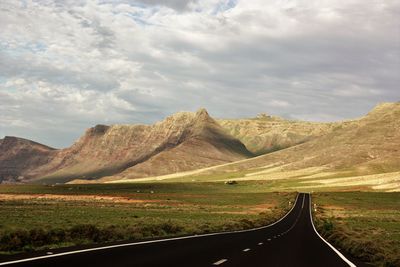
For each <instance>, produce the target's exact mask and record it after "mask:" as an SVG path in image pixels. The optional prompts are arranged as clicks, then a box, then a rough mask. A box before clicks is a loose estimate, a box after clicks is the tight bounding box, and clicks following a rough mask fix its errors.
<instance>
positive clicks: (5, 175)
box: [0, 136, 56, 183]
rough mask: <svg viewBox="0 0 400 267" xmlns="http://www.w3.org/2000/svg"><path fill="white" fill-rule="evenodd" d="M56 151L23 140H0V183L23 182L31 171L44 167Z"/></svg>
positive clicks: (9, 138) (8, 138) (16, 138)
mask: <svg viewBox="0 0 400 267" xmlns="http://www.w3.org/2000/svg"><path fill="white" fill-rule="evenodd" d="M54 153H56V150H55V149H53V148H51V147H47V146H45V145H41V144H39V143H36V142H33V141H30V140H26V139H23V138H18V137H12V136H6V137H5V138H4V139H0V183H7V182H16V181H24V180H26V179H29V178H31V177H32V171H34V170H35V169H36V168H37V167H38V166H42V165H45V164H47V163H48V162H49V160H50V159H51V157H52V156H53V155H54Z"/></svg>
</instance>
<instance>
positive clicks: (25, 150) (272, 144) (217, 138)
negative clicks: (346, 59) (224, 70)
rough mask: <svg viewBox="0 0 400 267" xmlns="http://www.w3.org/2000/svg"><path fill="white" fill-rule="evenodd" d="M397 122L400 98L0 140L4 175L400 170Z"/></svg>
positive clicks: (10, 178)
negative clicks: (361, 105) (291, 116)
mask: <svg viewBox="0 0 400 267" xmlns="http://www.w3.org/2000/svg"><path fill="white" fill-rule="evenodd" d="M399 130H400V103H385V104H381V105H378V106H377V107H376V108H375V109H373V110H372V111H371V112H370V113H369V114H367V115H366V116H365V117H362V118H360V119H357V120H351V121H344V122H334V123H312V122H302V121H293V120H285V119H283V118H279V117H274V116H268V115H265V114H261V115H259V116H258V117H256V118H250V119H231V120H214V119H213V118H211V117H210V116H209V115H208V113H207V111H206V110H204V109H201V110H199V111H198V112H196V113H191V112H180V113H177V114H174V115H172V116H170V117H167V118H166V119H165V120H164V121H162V122H159V123H156V124H154V125H113V126H105V125H97V126H95V127H93V128H90V129H88V130H87V131H86V133H85V134H84V135H83V136H82V137H81V138H80V139H79V140H78V141H77V142H75V143H74V144H73V145H72V146H71V147H69V148H66V149H61V150H55V149H52V148H49V147H46V146H44V145H40V144H37V143H35V142H32V141H28V140H24V139H21V138H16V137H6V138H4V139H2V140H0V179H1V180H2V181H3V182H16V181H17V182H47V183H54V182H68V181H71V180H79V181H88V180H95V181H98V182H104V181H124V182H126V181H130V180H133V179H137V178H143V177H162V176H163V175H164V176H165V175H167V174H174V173H177V174H182V175H180V176H182V177H184V176H185V172H187V171H191V170H198V171H196V172H197V173H198V176H199V177H204V176H209V177H217V178H218V177H222V176H223V175H222V176H221V174H228V175H225V176H231V177H237V178H238V179H254V180H257V179H270V178H271V179H276V178H277V177H278V178H282V177H284V178H291V177H302V176H305V175H306V176H307V175H308V176H310V175H311V176H312V175H314V176H315V175H325V176H327V177H328V176H329V175H331V174H332V175H333V173H336V172H338V171H340V172H342V173H346V174H345V175H347V176H349V175H351V174H354V173H356V174H358V175H368V174H374V173H393V172H396V171H400V152H399V149H400V131H399ZM260 154H262V155H261V156H257V157H254V156H255V155H260ZM210 166H215V167H211V168H210ZM204 168H205V169H204ZM230 174H232V175H230ZM178 176H179V175H178ZM241 176H243V177H241ZM308 176H307V177H308ZM169 177H174V176H173V175H172V176H169ZM308 178H309V177H308ZM187 179H193V175H191V176H188V178H187ZM218 179H219V178H218Z"/></svg>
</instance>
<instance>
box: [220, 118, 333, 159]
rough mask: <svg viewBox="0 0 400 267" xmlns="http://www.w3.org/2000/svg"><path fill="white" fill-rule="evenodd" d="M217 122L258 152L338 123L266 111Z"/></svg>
mask: <svg viewBox="0 0 400 267" xmlns="http://www.w3.org/2000/svg"><path fill="white" fill-rule="evenodd" d="M218 123H219V124H220V125H221V126H222V127H223V128H225V129H226V130H227V131H228V133H229V134H231V135H233V136H234V137H236V138H238V139H239V140H240V141H242V142H243V144H245V145H246V147H247V148H248V149H249V150H250V151H251V152H252V153H254V154H257V155H261V154H265V153H269V152H273V151H277V150H281V149H284V148H288V147H291V146H294V145H297V144H301V143H305V142H307V141H310V140H312V139H315V138H316V137H319V136H322V135H324V134H327V133H329V132H330V131H331V130H332V129H333V128H335V126H336V125H338V123H315V122H304V121H292V120H286V119H283V118H279V117H275V116H267V115H264V114H261V115H259V116H257V117H256V118H250V119H232V120H218Z"/></svg>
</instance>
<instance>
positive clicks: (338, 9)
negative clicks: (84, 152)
mask: <svg viewBox="0 0 400 267" xmlns="http://www.w3.org/2000/svg"><path fill="white" fill-rule="evenodd" d="M399 14H400V1H398V0H296V1H295V0H163V1H161V0H137V1H127V0H120V1H118V0H114V1H111V0H90V1H81V0H76V1H75V0H41V1H39V0H38V1H33V0H22V1H17V0H1V1H0V138H2V137H3V136H5V135H12V136H19V137H24V138H28V139H31V140H35V141H38V142H41V143H44V144H47V145H50V146H54V147H57V148H61V147H66V146H69V145H71V144H72V143H73V142H74V140H75V139H77V138H78V137H79V136H80V135H82V134H83V132H84V130H85V129H87V128H89V127H92V126H94V125H96V124H118V123H123V124H132V123H146V124H148V123H154V122H156V121H159V120H162V119H163V118H164V117H166V116H168V115H170V114H172V113H174V112H177V111H183V110H185V111H195V110H197V109H198V108H200V107H204V108H206V109H207V110H208V111H209V113H210V114H211V115H212V116H213V117H217V118H242V117H254V116H256V115H257V114H258V113H268V114H272V115H278V116H282V117H285V118H290V119H299V120H308V121H337V120H342V119H349V118H356V117H359V116H362V115H364V114H366V113H367V112H368V111H369V110H370V109H372V108H373V107H374V106H375V105H376V104H377V103H379V102H395V101H399V100H400V88H399V82H400V17H399Z"/></svg>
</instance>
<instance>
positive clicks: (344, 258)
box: [308, 194, 357, 267]
mask: <svg viewBox="0 0 400 267" xmlns="http://www.w3.org/2000/svg"><path fill="white" fill-rule="evenodd" d="M308 197H309V199H310V203H309V204H310V219H311V225H312V227H313V229H314V231H315V233H316V234H317V236H319V238H321V240H322V241H324V242H325V243H326V244H327V245H328V246H329V247H330V248H331V249H332V250H333V251H335V252H336V254H337V255H338V256H339V257H340V258H342V260H344V261H345V262H346V263H347V264H348V265H349V266H351V267H357V266H356V265H355V264H354V263H352V262H351V261H349V260H348V259H347V258H346V257H345V256H343V254H342V253H340V252H339V250H337V249H336V248H335V247H334V246H332V245H331V244H330V243H329V242H328V241H326V240H325V239H324V238H323V237H322V236H321V235H320V234H319V233H318V231H317V229H315V225H314V222H313V217H312V213H311V194H308Z"/></svg>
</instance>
